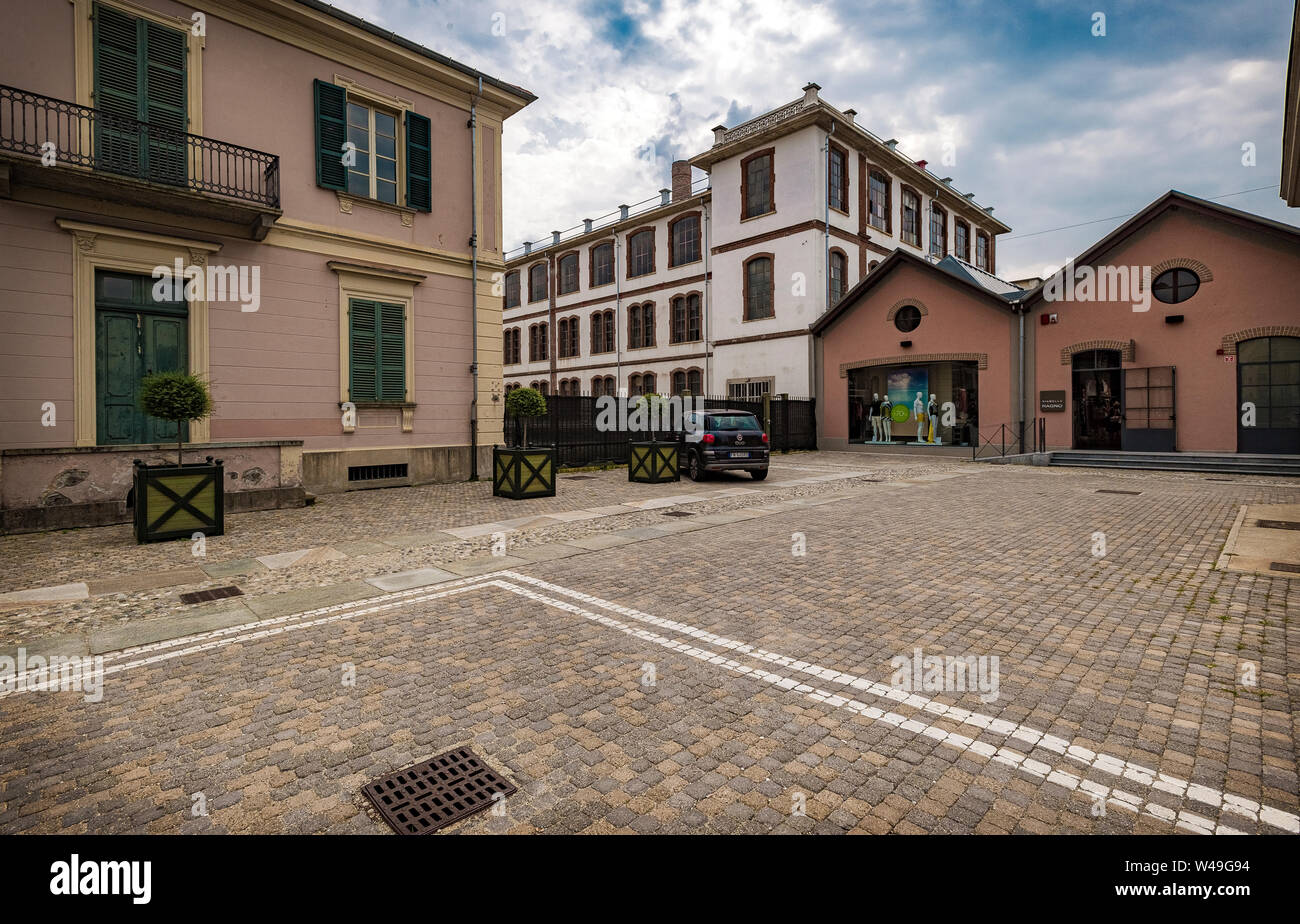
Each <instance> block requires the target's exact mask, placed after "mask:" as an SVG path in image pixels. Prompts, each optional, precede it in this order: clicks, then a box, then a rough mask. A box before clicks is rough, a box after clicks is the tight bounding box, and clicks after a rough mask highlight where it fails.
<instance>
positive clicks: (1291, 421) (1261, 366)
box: [1234, 337, 1300, 453]
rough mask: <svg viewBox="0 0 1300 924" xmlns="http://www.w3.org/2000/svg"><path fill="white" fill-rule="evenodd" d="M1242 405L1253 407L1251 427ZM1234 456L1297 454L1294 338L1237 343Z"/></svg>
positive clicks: (1299, 397)
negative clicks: (1272, 453) (1243, 454)
mask: <svg viewBox="0 0 1300 924" xmlns="http://www.w3.org/2000/svg"><path fill="white" fill-rule="evenodd" d="M1246 402H1250V404H1252V405H1253V406H1254V421H1253V425H1250V424H1251V421H1250V417H1249V413H1248V411H1249V409H1248V408H1246V407H1245V404H1246ZM1234 413H1235V414H1236V415H1237V451H1238V452H1279V453H1300V337H1257V338H1255V339H1254V340H1243V341H1242V342H1241V343H1239V344H1237V407H1236V410H1235V411H1234Z"/></svg>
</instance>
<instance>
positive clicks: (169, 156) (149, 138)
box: [0, 85, 280, 208]
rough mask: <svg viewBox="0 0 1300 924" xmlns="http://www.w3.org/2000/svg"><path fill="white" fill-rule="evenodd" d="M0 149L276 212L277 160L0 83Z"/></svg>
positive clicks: (265, 154)
mask: <svg viewBox="0 0 1300 924" xmlns="http://www.w3.org/2000/svg"><path fill="white" fill-rule="evenodd" d="M0 151H8V152H12V153H16V154H25V155H28V156H31V157H34V158H37V159H40V160H41V161H42V163H44V164H46V165H48V166H50V167H54V166H57V165H73V166H78V167H86V168H89V169H91V170H96V171H101V172H104V173H112V174H117V175H119V176H126V177H132V178H134V179H137V180H144V181H146V182H149V183H157V184H160V185H166V186H175V187H180V188H183V189H188V190H193V191H196V192H201V193H206V194H209V195H215V196H222V197H225V198H228V199H238V200H241V201H244V202H252V203H255V204H257V205H265V206H269V207H271V208H279V207H280V158H279V157H278V156H276V155H275V154H267V153H265V152H263V151H255V150H253V149H252V148H245V147H240V146H239V145H236V144H230V143H228V142H225V141H217V140H215V139H212V138H204V137H203V136H202V135H191V134H190V133H188V132H185V131H181V130H179V129H175V128H167V127H164V126H161V125H153V124H151V123H149V122H141V121H139V120H138V119H132V118H129V117H127V116H122V115H117V114H115V113H110V112H105V111H104V110H102V109H92V108H90V107H89V106H81V105H78V104H77V103H70V102H67V101H66V100H60V99H54V98H52V97H49V96H42V95H41V94H39V93H31V92H29V91H27V90H19V89H15V88H14V87H7V86H4V85H0Z"/></svg>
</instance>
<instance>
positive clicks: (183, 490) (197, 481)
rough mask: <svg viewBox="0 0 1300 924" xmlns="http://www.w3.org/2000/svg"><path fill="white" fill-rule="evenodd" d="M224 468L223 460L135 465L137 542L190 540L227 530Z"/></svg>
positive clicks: (209, 459)
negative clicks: (197, 534)
mask: <svg viewBox="0 0 1300 924" xmlns="http://www.w3.org/2000/svg"><path fill="white" fill-rule="evenodd" d="M224 478H225V469H224V467H223V466H222V463H221V460H220V459H218V460H216V461H215V462H214V461H213V460H212V457H211V456H209V457H208V461H206V462H195V463H190V464H186V465H181V466H176V465H145V464H144V463H142V462H140V461H136V463H135V541H136V542H166V541H167V540H169V539H189V538H190V537H191V536H193V535H194V534H195V533H202V534H203V535H204V536H221V535H224V533H225V531H226V496H225V484H224Z"/></svg>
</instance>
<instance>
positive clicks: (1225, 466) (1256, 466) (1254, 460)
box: [1050, 449, 1300, 477]
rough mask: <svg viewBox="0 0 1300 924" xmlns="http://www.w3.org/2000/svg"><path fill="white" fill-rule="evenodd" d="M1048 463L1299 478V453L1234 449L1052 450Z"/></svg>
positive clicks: (1085, 466)
mask: <svg viewBox="0 0 1300 924" xmlns="http://www.w3.org/2000/svg"><path fill="white" fill-rule="evenodd" d="M1050 464H1051V465H1057V466H1072V467H1078V468H1128V469H1149V470H1156V471H1175V472H1176V471H1183V472H1222V473H1227V474H1241V475H1280V476H1291V477H1300V456H1294V455H1259V454H1253V455H1252V454H1240V453H1234V452H1224V453H1216V452H1168V453H1166V452H1100V451H1092V450H1081V449H1072V450H1054V451H1053V452H1052V453H1051V461H1050Z"/></svg>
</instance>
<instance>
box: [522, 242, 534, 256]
mask: <svg viewBox="0 0 1300 924" xmlns="http://www.w3.org/2000/svg"><path fill="white" fill-rule="evenodd" d="M532 252H533V242H532V241H524V256H525V257H526V256H528V255H529V254H530V253H532Z"/></svg>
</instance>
